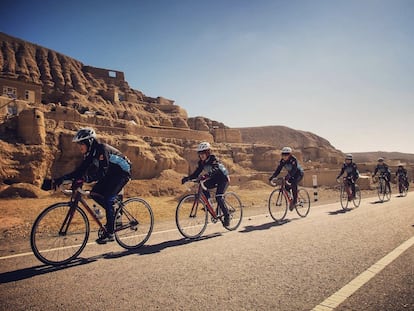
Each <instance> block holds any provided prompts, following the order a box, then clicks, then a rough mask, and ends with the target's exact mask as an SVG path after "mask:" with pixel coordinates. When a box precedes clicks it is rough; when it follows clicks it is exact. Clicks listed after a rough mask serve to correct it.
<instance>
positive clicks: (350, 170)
mask: <svg viewBox="0 0 414 311" xmlns="http://www.w3.org/2000/svg"><path fill="white" fill-rule="evenodd" d="M344 173H346V181H347V183H348V186H349V187H351V191H352V198H349V199H350V200H351V199H353V198H355V182H356V181H357V179H358V178H359V172H358V167H357V165H356V164H355V163H354V162H352V154H350V153H348V154H347V155H346V156H345V162H344V164H343V165H342V168H341V171H340V172H339V175H338V176H337V177H336V180H337V181H339V177H341V176H342V175H343V174H344Z"/></svg>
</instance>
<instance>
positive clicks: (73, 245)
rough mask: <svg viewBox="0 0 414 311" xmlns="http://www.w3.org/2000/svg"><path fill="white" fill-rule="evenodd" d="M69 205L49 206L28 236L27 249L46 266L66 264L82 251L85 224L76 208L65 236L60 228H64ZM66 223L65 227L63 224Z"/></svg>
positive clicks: (79, 209)
mask: <svg viewBox="0 0 414 311" xmlns="http://www.w3.org/2000/svg"><path fill="white" fill-rule="evenodd" d="M70 209H71V206H70V205H69V203H67V202H66V203H56V204H53V205H51V206H49V207H47V208H46V209H44V210H43V212H41V213H40V215H39V216H38V217H37V218H36V220H35V222H34V223H33V226H32V230H31V233H30V246H31V248H32V251H33V253H34V255H35V256H36V258H37V259H39V260H40V261H41V262H43V263H44V264H47V265H52V266H58V265H63V264H66V263H68V262H70V261H72V260H73V259H75V258H76V257H78V256H79V254H80V253H81V252H82V251H83V249H84V248H85V246H86V243H87V242H88V238H89V230H90V229H89V220H88V217H87V216H86V214H85V212H84V211H83V210H82V209H81V208H80V207H79V206H76V207H75V210H74V213H73V216H72V218H71V219H70V223H69V225H68V226H67V232H66V234H65V235H62V234H60V233H59V232H60V230H61V228H63V227H64V226H65V225H67V221H68V218H67V216H68V214H69V211H70ZM65 222H66V224H65Z"/></svg>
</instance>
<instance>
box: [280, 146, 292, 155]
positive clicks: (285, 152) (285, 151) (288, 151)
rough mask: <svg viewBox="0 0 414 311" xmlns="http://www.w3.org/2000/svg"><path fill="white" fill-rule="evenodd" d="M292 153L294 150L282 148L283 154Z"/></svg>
mask: <svg viewBox="0 0 414 311" xmlns="http://www.w3.org/2000/svg"><path fill="white" fill-rule="evenodd" d="M291 153H292V148H290V147H283V148H282V154H291Z"/></svg>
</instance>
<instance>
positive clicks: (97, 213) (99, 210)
mask: <svg viewBox="0 0 414 311" xmlns="http://www.w3.org/2000/svg"><path fill="white" fill-rule="evenodd" d="M93 211H94V212H95V216H96V218H98V219H101V218H102V217H103V215H102V212H101V209H100V208H99V207H98V206H96V204H94V205H93Z"/></svg>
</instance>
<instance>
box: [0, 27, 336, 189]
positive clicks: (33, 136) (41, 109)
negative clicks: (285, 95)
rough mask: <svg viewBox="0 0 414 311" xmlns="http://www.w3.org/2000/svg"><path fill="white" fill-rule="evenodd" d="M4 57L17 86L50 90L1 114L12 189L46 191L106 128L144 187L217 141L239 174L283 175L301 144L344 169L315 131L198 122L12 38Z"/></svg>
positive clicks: (2, 151) (110, 74) (3, 39)
mask: <svg viewBox="0 0 414 311" xmlns="http://www.w3.org/2000/svg"><path fill="white" fill-rule="evenodd" d="M0 49H1V51H0V68H1V73H0V78H2V80H1V81H6V82H2V83H6V85H7V83H8V81H9V82H10V83H12V82H13V83H14V84H15V85H17V86H16V88H19V85H22V87H24V85H25V83H28V85H29V84H30V85H32V86H35V87H39V88H41V92H42V96H41V100H40V101H37V102H31V101H29V100H27V99H25V98H19V97H18V96H17V97H18V98H16V99H13V100H9V99H10V98H7V97H4V96H2V98H0V107H1V105H2V104H1V103H2V102H5V103H6V106H7V105H15V106H16V107H14V108H15V109H14V113H10V112H3V114H1V112H0V118H1V119H0V138H1V139H0V181H2V182H6V183H8V184H11V183H17V182H27V183H33V184H35V185H40V183H41V180H42V179H43V178H44V177H50V176H58V175H60V174H62V173H63V172H66V171H68V170H71V169H73V168H74V167H75V166H76V164H77V162H78V161H79V154H78V153H77V149H76V148H74V146H73V144H72V143H71V137H72V136H73V134H74V133H75V131H76V130H77V129H78V128H80V127H82V126H92V127H94V128H96V130H97V132H98V133H99V138H100V140H102V141H104V142H108V143H110V144H112V145H114V146H115V147H117V148H118V149H120V150H121V151H122V152H124V153H125V154H127V156H128V157H129V158H130V159H131V160H132V162H133V168H134V169H133V178H134V179H151V178H156V177H158V176H161V174H162V172H164V171H166V170H174V171H176V172H178V173H180V174H186V173H188V172H189V171H191V170H192V169H193V167H194V165H195V163H196V160H197V159H196V154H195V152H194V148H195V146H196V145H197V143H198V142H199V141H200V140H206V141H209V142H211V143H212V144H213V147H214V149H215V153H216V154H219V155H220V158H221V159H222V160H223V161H224V163H225V164H226V165H227V166H228V167H229V169H230V172H231V173H233V174H238V175H243V174H254V173H257V172H269V171H271V170H273V169H274V167H275V164H276V162H277V161H278V160H279V149H280V147H282V146H283V145H290V146H292V147H293V148H294V149H295V153H296V155H297V156H298V157H299V158H300V159H301V160H302V161H305V162H306V163H312V165H313V163H314V162H318V163H319V164H322V165H324V164H326V165H329V164H337V163H338V162H339V161H342V160H341V158H342V153H341V152H340V151H339V150H337V149H335V148H334V147H333V146H332V145H331V144H330V143H329V142H328V141H326V140H325V139H323V138H321V137H319V136H317V135H315V134H312V133H309V132H303V131H296V130H293V129H290V128H286V127H278V126H276V127H262V128H240V129H232V128H228V127H227V126H225V125H224V124H223V123H221V122H218V121H214V120H210V119H207V118H204V117H188V115H187V112H186V110H185V109H184V108H182V107H180V106H178V105H176V104H175V103H174V101H173V100H170V99H166V98H164V97H156V98H153V97H148V96H146V95H145V94H143V93H142V92H141V91H139V90H135V89H132V88H131V87H130V86H129V85H128V82H127V81H126V80H125V78H124V73H123V72H119V71H116V70H111V69H103V68H94V67H91V66H86V65H84V64H82V63H81V62H79V61H77V60H75V59H73V58H71V57H68V56H65V55H63V54H61V53H58V52H55V51H53V50H50V49H48V48H45V47H41V46H38V45H36V44H33V43H29V42H26V41H24V40H21V39H18V38H14V37H11V36H8V35H6V34H4V33H0ZM3 87H4V85H3ZM1 100H2V101H1ZM3 106H5V105H3ZM8 111H10V109H9V110H8ZM309 165H311V164H309Z"/></svg>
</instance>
